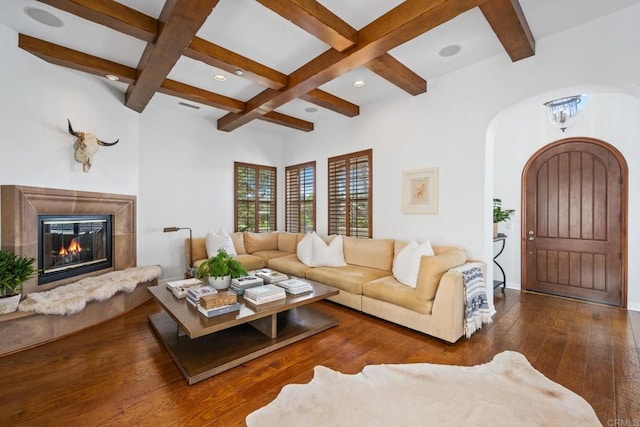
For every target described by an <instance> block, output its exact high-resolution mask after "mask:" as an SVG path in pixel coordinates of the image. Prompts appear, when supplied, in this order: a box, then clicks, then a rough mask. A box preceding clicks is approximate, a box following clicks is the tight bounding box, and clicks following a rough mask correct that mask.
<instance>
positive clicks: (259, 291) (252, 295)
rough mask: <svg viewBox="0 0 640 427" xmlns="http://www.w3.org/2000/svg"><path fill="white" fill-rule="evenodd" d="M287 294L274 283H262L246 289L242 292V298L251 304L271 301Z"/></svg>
mask: <svg viewBox="0 0 640 427" xmlns="http://www.w3.org/2000/svg"><path fill="white" fill-rule="evenodd" d="M286 297H287V294H286V292H285V291H284V289H283V288H281V287H279V286H276V285H264V286H258V287H256V288H250V289H247V290H246V291H245V292H244V300H245V301H248V302H250V303H252V304H255V305H259V304H264V303H267V302H271V301H276V300H279V299H283V298H286Z"/></svg>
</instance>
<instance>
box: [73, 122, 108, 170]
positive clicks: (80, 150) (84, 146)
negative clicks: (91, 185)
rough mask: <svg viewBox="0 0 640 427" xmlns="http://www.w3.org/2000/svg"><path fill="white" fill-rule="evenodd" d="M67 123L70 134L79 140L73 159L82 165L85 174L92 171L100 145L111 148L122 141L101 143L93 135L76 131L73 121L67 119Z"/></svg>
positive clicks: (74, 146) (76, 143)
mask: <svg viewBox="0 0 640 427" xmlns="http://www.w3.org/2000/svg"><path fill="white" fill-rule="evenodd" d="M67 122H69V133H70V134H71V135H73V136H75V137H76V138H77V139H76V142H74V144H73V150H74V152H73V158H74V159H75V160H76V162H78V163H82V171H83V172H89V169H91V162H92V161H93V156H94V155H95V154H96V153H97V152H98V149H99V148H100V145H102V146H104V147H110V146H112V145H116V144H117V143H118V141H120V139H117V140H116V141H115V142H104V141H100V140H99V139H98V138H96V136H95V135H94V134H92V133H89V132H76V131H74V130H73V127H71V120H69V119H67Z"/></svg>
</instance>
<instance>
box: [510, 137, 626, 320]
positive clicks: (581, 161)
mask: <svg viewBox="0 0 640 427" xmlns="http://www.w3.org/2000/svg"><path fill="white" fill-rule="evenodd" d="M522 194H523V206H522V221H523V223H522V285H523V290H526V291H534V292H543V293H547V294H553V295H559V296H565V297H571V298H578V299H583V300H588V301H594V302H599V303H604V304H610V305H615V306H620V307H625V306H626V294H627V289H626V287H627V285H626V276H627V274H626V259H627V253H626V249H627V244H626V243H627V242H626V225H627V165H626V162H625V160H624V158H623V157H622V155H621V154H620V153H619V152H618V151H617V150H616V149H615V148H614V147H612V146H611V145H609V144H607V143H605V142H603V141H600V140H596V139H591V138H570V139H564V140H561V141H557V142H555V143H552V144H549V145H548V146H546V147H543V148H542V149H540V150H539V151H538V152H537V153H535V154H534V155H533V156H532V157H531V159H530V160H529V162H528V163H527V165H526V166H525V169H524V171H523V175H522Z"/></svg>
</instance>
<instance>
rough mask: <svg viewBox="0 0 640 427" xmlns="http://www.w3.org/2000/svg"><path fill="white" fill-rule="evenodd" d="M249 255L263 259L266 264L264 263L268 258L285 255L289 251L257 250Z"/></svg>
mask: <svg viewBox="0 0 640 427" xmlns="http://www.w3.org/2000/svg"><path fill="white" fill-rule="evenodd" d="M251 255H253V256H257V257H260V258H262V259H264V261H265V265H266V263H267V262H268V261H269V260H270V259H272V258H279V257H281V256H286V255H289V253H287V252H283V251H258V252H253V253H252V254H251Z"/></svg>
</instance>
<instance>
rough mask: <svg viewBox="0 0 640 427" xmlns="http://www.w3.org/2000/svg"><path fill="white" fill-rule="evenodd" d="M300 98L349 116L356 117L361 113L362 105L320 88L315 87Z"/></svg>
mask: <svg viewBox="0 0 640 427" xmlns="http://www.w3.org/2000/svg"><path fill="white" fill-rule="evenodd" d="M300 99H302V100H305V101H307V102H310V103H312V104H315V105H317V106H319V107H323V108H326V109H328V110H331V111H335V112H336V113H340V114H343V115H345V116H347V117H355V116H357V115H358V114H360V107H358V106H357V105H356V104H352V103H351V102H349V101H346V100H344V99H342V98H339V97H337V96H334V95H331V94H330V93H327V92H325V91H323V90H320V89H313V90H310V91H309V92H307V93H305V94H304V95H302V96H301V97H300Z"/></svg>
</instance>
